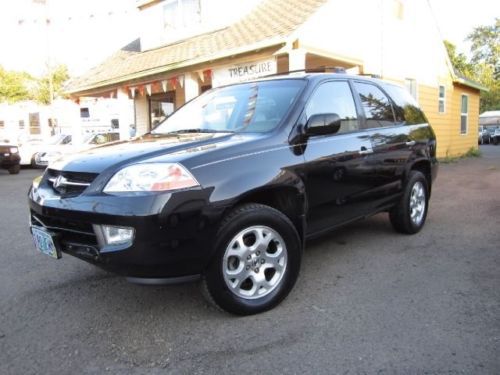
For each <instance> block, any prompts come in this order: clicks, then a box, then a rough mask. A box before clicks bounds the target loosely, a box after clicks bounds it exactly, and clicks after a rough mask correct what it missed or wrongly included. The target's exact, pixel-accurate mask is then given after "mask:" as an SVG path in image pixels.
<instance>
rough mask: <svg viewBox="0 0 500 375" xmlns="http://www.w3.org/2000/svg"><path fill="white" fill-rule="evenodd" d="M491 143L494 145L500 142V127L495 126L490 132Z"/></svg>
mask: <svg viewBox="0 0 500 375" xmlns="http://www.w3.org/2000/svg"><path fill="white" fill-rule="evenodd" d="M490 139H491V143H493V144H494V145H495V146H496V145H498V144H499V143H500V128H495V131H494V132H493V134H491V137H490Z"/></svg>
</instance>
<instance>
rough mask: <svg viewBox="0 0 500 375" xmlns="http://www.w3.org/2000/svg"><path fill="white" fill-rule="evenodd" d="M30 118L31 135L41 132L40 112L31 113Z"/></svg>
mask: <svg viewBox="0 0 500 375" xmlns="http://www.w3.org/2000/svg"><path fill="white" fill-rule="evenodd" d="M29 120H30V134H31V135H36V134H40V133H41V131H40V114H39V113H38V112H34V113H30V114H29Z"/></svg>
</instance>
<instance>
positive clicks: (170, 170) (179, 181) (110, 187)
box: [104, 163, 200, 193]
mask: <svg viewBox="0 0 500 375" xmlns="http://www.w3.org/2000/svg"><path fill="white" fill-rule="evenodd" d="M199 185H200V184H199V183H198V181H196V179H195V178H194V177H193V176H192V175H191V173H189V172H188V171H187V170H186V169H185V168H184V167H183V166H182V165H180V164H176V163H149V164H135V165H131V166H130V167H125V168H123V169H122V170H121V171H118V172H117V173H116V174H115V175H114V176H113V177H112V178H111V180H109V182H108V183H107V185H106V187H105V188H104V192H105V193H118V192H129V191H130V192H132V191H167V190H174V189H185V188H190V187H195V186H199Z"/></svg>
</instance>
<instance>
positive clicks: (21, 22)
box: [0, 0, 500, 76]
mask: <svg viewBox="0 0 500 375" xmlns="http://www.w3.org/2000/svg"><path fill="white" fill-rule="evenodd" d="M235 1H244V0H235ZM346 1H348V0H346ZM366 1H375V0H366ZM420 1H428V2H429V3H430V5H431V8H432V10H433V13H434V15H435V18H436V21H437V23H438V25H439V29H440V30H441V34H442V37H443V38H444V39H447V40H449V41H451V42H452V43H454V44H455V45H457V47H458V51H459V52H464V53H468V50H469V46H468V44H467V43H465V42H464V39H465V37H466V36H467V34H468V33H469V32H471V31H472V29H473V28H474V27H475V26H478V25H487V24H492V23H493V22H494V18H495V16H497V17H500V1H498V0H474V1H472V0H462V1H457V0H420ZM44 2H48V4H49V7H48V8H49V13H48V14H47V7H46V6H44V5H43V4H41V3H44ZM137 14H138V10H137V8H136V1H135V0H84V1H82V0H11V1H9V0H0V65H2V66H3V67H4V68H6V69H12V70H24V71H27V72H29V73H31V74H33V75H35V76H40V75H42V74H43V73H44V72H46V62H47V59H48V56H50V58H51V61H52V64H54V63H64V64H66V65H67V66H68V68H69V71H70V74H71V75H80V74H82V73H84V72H85V71H86V70H88V69H90V68H91V67H93V66H96V65H98V64H99V63H100V62H102V61H103V60H104V59H105V58H106V57H108V56H110V55H111V54H113V52H115V51H116V50H118V49H119V48H121V47H123V46H124V45H126V44H128V43H129V42H131V41H132V40H134V39H135V38H136V37H137V36H138V35H139V31H140V30H138V22H137ZM47 18H49V19H50V20H51V22H50V25H49V26H48V27H47V24H46V22H45V19H47Z"/></svg>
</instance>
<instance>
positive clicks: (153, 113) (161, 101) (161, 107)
mask: <svg viewBox="0 0 500 375" xmlns="http://www.w3.org/2000/svg"><path fill="white" fill-rule="evenodd" d="M174 110H175V92H174V91H169V92H167V93H164V94H153V95H151V97H150V99H149V115H150V123H149V125H150V128H151V129H154V128H155V127H156V126H157V125H158V124H159V123H160V122H162V121H163V120H165V119H166V118H167V117H168V116H170V115H171V114H172V112H174Z"/></svg>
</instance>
